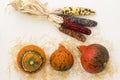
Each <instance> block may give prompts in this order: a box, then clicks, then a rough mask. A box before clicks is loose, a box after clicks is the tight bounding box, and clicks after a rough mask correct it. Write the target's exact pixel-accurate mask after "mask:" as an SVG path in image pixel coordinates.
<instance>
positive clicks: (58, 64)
mask: <svg viewBox="0 0 120 80" xmlns="http://www.w3.org/2000/svg"><path fill="white" fill-rule="evenodd" d="M73 63H74V60H73V56H72V54H71V53H70V52H69V51H68V50H67V49H66V48H65V47H64V46H63V45H60V46H59V48H58V49H57V50H56V51H54V52H53V54H52V55H51V57H50V64H51V66H52V67H53V68H54V69H55V70H57V71H66V70H68V69H70V68H71V67H72V65H73Z"/></svg>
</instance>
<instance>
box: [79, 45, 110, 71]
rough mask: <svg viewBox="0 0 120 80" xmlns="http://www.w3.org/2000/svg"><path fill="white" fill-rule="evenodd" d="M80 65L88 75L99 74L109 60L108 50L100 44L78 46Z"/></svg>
mask: <svg viewBox="0 0 120 80" xmlns="http://www.w3.org/2000/svg"><path fill="white" fill-rule="evenodd" d="M79 50H80V52H81V54H82V55H81V58H80V59H81V64H82V66H83V68H84V69H85V70H86V71H87V72H89V73H99V72H101V71H103V70H104V68H105V66H106V63H107V62H108V59H109V52H108V50H107V49H106V48H105V47H104V46H102V45H100V44H91V45H89V46H84V45H83V46H80V47H79Z"/></svg>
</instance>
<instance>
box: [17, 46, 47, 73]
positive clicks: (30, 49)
mask: <svg viewBox="0 0 120 80" xmlns="http://www.w3.org/2000/svg"><path fill="white" fill-rule="evenodd" d="M45 63H46V56H45V53H44V51H43V50H42V49H41V48H40V47H37V46H35V45H28V46H25V47H23V48H22V49H21V50H20V51H19V53H18V55H17V64H18V66H19V68H20V69H21V70H22V71H24V72H26V73H34V72H37V71H39V70H40V69H41V68H42V67H43V66H44V65H45Z"/></svg>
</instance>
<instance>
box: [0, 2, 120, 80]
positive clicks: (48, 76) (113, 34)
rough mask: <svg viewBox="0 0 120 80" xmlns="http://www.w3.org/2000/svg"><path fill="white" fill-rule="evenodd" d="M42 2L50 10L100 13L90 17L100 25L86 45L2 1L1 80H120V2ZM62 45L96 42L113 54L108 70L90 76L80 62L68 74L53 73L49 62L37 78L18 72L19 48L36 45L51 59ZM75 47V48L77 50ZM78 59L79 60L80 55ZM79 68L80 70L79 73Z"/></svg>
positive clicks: (0, 32)
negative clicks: (71, 8) (79, 9)
mask: <svg viewBox="0 0 120 80" xmlns="http://www.w3.org/2000/svg"><path fill="white" fill-rule="evenodd" d="M41 1H42V2H43V3H45V2H48V6H47V7H48V9H49V10H52V9H56V8H60V7H64V6H76V7H77V6H80V7H88V8H92V9H94V10H95V11H96V15H95V16H90V17H87V18H89V19H93V20H96V21H97V22H98V26H97V27H94V28H90V29H91V30H92V32H93V33H92V35H91V36H88V37H87V41H86V42H85V43H82V42H80V41H77V40H75V39H73V38H71V37H69V36H66V35H64V34H62V33H60V32H59V31H58V30H57V29H56V28H55V27H54V25H52V24H51V23H50V22H49V21H47V19H39V18H35V17H31V16H28V15H24V14H21V13H19V12H16V11H15V10H14V9H13V8H12V7H11V6H7V4H8V3H9V0H0V51H1V52H0V80H119V79H120V52H119V51H120V9H119V8H120V0H41ZM65 41H66V42H65ZM67 42H68V43H67ZM59 43H63V44H66V45H68V44H72V45H73V44H74V43H75V46H76V45H82V44H86V45H88V44H92V43H99V44H102V45H104V46H105V47H106V48H107V49H108V50H109V54H110V60H109V63H108V65H107V68H106V69H105V70H104V71H103V72H101V73H98V74H89V73H87V72H85V71H84V69H83V68H82V67H81V65H80V64H76V63H77V62H76V63H75V64H74V66H73V69H71V70H70V71H68V72H56V71H54V70H53V72H50V73H49V71H51V70H50V69H49V67H50V65H49V61H47V63H48V64H47V65H46V66H47V67H45V72H44V71H41V72H39V73H37V74H36V75H33V76H34V77H29V75H26V74H24V73H22V72H20V71H17V70H16V69H15V64H14V58H15V57H16V56H13V55H15V54H16V52H17V49H18V50H19V49H20V48H15V45H18V46H19V45H20V46H23V45H24V44H35V45H38V46H41V47H42V48H43V49H44V50H45V52H46V54H47V55H48V56H50V54H51V53H52V52H53V51H54V50H55V49H57V47H58V45H59ZM75 46H74V45H73V47H75ZM11 54H12V55H11ZM74 56H77V58H79V55H78V53H76V55H74ZM47 60H49V57H48V59H47ZM76 61H77V59H76ZM78 61H79V59H78ZM75 68H78V69H80V70H78V71H76V72H75V71H74V69H75ZM75 70H76V69H75ZM47 71H48V72H47ZM64 74H65V75H64ZM67 74H68V75H67ZM39 75H40V76H39ZM63 76H64V77H63Z"/></svg>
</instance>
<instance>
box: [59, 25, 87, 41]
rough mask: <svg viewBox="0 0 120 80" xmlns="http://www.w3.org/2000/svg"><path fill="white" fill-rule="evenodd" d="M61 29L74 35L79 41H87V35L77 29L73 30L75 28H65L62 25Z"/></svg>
mask: <svg viewBox="0 0 120 80" xmlns="http://www.w3.org/2000/svg"><path fill="white" fill-rule="evenodd" d="M59 30H60V31H61V32H63V33H65V34H67V35H69V36H71V37H73V38H76V39H77V40H79V41H82V42H85V41H86V37H85V36H84V35H83V34H81V33H79V32H76V31H73V30H70V29H67V28H64V27H60V28H59Z"/></svg>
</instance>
